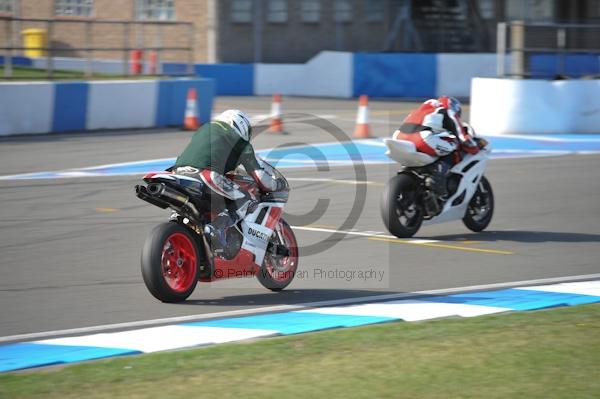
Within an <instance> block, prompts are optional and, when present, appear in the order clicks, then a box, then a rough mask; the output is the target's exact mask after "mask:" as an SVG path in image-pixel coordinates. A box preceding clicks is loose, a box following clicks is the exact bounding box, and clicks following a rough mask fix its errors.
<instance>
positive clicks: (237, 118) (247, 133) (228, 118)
mask: <svg viewBox="0 0 600 399" xmlns="http://www.w3.org/2000/svg"><path fill="white" fill-rule="evenodd" d="M215 120H216V121H220V122H225V123H227V124H228V125H229V126H231V127H232V128H233V130H235V132H236V133H237V134H238V135H239V136H240V137H241V138H243V139H244V140H246V141H250V139H251V138H252V125H251V124H250V119H249V118H248V115H246V114H245V113H243V112H242V111H240V110H239V109H228V110H227V111H225V112H223V113H222V114H220V115H219V116H217V117H216V118H215Z"/></svg>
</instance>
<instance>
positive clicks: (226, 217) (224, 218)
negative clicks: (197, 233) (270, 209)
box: [204, 200, 258, 250]
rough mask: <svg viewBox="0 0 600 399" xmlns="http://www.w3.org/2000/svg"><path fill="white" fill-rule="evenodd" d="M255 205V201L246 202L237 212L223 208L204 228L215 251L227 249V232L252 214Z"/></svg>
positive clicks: (256, 203)
mask: <svg viewBox="0 0 600 399" xmlns="http://www.w3.org/2000/svg"><path fill="white" fill-rule="evenodd" d="M257 205H258V202H257V201H254V200H248V201H246V202H245V203H244V204H243V205H242V206H240V207H239V208H238V209H237V210H232V211H230V210H229V209H228V208H225V209H224V210H223V211H222V212H221V213H219V214H218V215H217V216H216V217H215V218H214V219H213V221H212V222H211V223H208V224H207V225H206V226H205V227H204V232H205V233H206V234H208V235H209V236H210V237H211V241H212V242H213V243H214V246H215V247H216V248H217V249H220V250H223V249H224V248H226V247H227V230H229V228H231V227H232V226H235V224H236V223H237V222H239V221H240V220H242V219H243V218H244V217H245V216H246V215H247V214H249V213H252V212H254V210H255V209H256V206H257Z"/></svg>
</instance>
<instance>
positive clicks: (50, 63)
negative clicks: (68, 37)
mask: <svg viewBox="0 0 600 399" xmlns="http://www.w3.org/2000/svg"><path fill="white" fill-rule="evenodd" d="M46 26H47V31H48V38H47V39H46V43H47V44H46V46H47V48H46V49H45V50H46V52H47V53H46V73H47V75H48V78H49V79H51V78H52V75H54V52H53V47H52V39H53V37H54V21H53V20H48V21H47V22H46Z"/></svg>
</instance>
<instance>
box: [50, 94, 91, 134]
mask: <svg viewBox="0 0 600 399" xmlns="http://www.w3.org/2000/svg"><path fill="white" fill-rule="evenodd" d="M88 87H89V86H88V84H87V83H79V82H66V83H56V84H55V86H54V112H53V118H52V131H53V132H72V131H77V130H85V124H86V116H87V106H88V91H89V90H88Z"/></svg>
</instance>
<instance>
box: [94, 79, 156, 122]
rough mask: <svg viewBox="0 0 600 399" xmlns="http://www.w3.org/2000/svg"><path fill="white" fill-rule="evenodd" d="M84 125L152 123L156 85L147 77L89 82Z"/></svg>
mask: <svg viewBox="0 0 600 399" xmlns="http://www.w3.org/2000/svg"><path fill="white" fill-rule="evenodd" d="M89 90H90V91H89V98H88V114H87V124H86V126H87V128H88V129H92V130H93V129H128V128H144V127H152V126H154V116H155V110H156V99H157V94H158V85H157V83H156V81H154V80H148V81H131V80H122V81H118V80H116V81H109V82H90V88H89Z"/></svg>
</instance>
